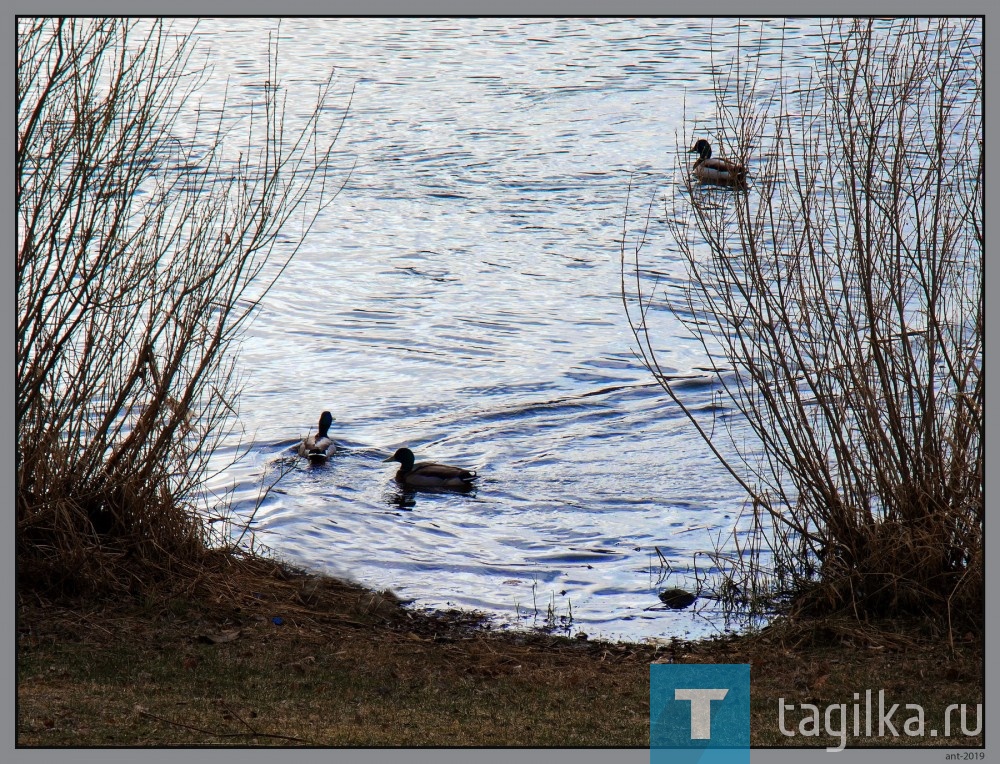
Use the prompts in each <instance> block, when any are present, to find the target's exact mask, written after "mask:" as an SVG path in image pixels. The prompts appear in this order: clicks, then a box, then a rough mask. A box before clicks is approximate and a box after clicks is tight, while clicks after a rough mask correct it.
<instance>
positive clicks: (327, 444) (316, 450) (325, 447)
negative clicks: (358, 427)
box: [298, 411, 337, 464]
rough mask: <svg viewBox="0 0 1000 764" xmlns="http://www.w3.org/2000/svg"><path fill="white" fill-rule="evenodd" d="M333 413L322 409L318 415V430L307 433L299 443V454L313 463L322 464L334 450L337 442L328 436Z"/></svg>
mask: <svg viewBox="0 0 1000 764" xmlns="http://www.w3.org/2000/svg"><path fill="white" fill-rule="evenodd" d="M331 424H333V415H332V414H330V412H329V411H324V412H323V413H322V414H321V415H320V417H319V430H318V432H317V433H316V434H315V435H309V436H307V437H306V438H305V440H303V441H302V442H301V443H299V449H298V452H299V456H304V457H306V458H307V459H308V460H309V461H310V462H312V463H313V464H322V463H323V462H325V461H326V460H327V458H329V457H330V456H331V455H332V454H333V453H334V452H335V451H336V450H337V444H336V443H334V442H333V438H331V437H330V436H329V434H328V433H329V432H330V425H331Z"/></svg>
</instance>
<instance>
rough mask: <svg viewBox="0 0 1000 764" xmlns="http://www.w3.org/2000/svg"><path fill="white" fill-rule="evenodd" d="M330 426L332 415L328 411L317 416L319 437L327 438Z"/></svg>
mask: <svg viewBox="0 0 1000 764" xmlns="http://www.w3.org/2000/svg"><path fill="white" fill-rule="evenodd" d="M331 424H333V414H331V413H330V412H329V411H324V412H323V413H322V414H320V415H319V437H321V438H325V437H326V436H327V433H328V432H329V431H330V425H331Z"/></svg>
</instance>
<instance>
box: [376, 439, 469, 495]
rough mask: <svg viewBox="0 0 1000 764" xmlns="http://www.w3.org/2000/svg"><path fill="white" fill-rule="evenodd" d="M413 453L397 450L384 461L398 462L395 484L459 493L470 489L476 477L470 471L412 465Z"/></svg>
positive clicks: (431, 463)
mask: <svg viewBox="0 0 1000 764" xmlns="http://www.w3.org/2000/svg"><path fill="white" fill-rule="evenodd" d="M413 460H414V456H413V452H412V451H411V450H410V449H408V448H400V449H397V451H396V453H394V454H393V455H392V456H390V457H389V458H388V459H385V460H384V461H387V462H399V463H400V464H401V465H402V466H401V467H400V468H399V470H398V471H397V472H396V482H398V483H401V484H403V485H408V486H410V487H412V488H452V489H456V490H459V491H467V490H469V489H471V488H472V487H473V486H472V481H473V480H475V479H476V477H477V475H476V473H475V472H473V471H472V470H465V469H462V468H461V467H452V466H450V465H447V464H435V463H434V462H420V463H419V464H414V463H413Z"/></svg>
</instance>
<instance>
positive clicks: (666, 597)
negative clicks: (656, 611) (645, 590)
mask: <svg viewBox="0 0 1000 764" xmlns="http://www.w3.org/2000/svg"><path fill="white" fill-rule="evenodd" d="M696 599H698V598H697V596H695V595H694V594H691V592H686V591H684V590H683V589H664V590H663V591H662V592H660V602H662V603H663V604H664V605H666V606H667V607H669V608H673V609H674V610H683V609H684V608H686V607H690V605H691V604H692V603H693V602H694V601H695V600H696Z"/></svg>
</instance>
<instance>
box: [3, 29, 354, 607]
mask: <svg viewBox="0 0 1000 764" xmlns="http://www.w3.org/2000/svg"><path fill="white" fill-rule="evenodd" d="M195 52H196V46H195V43H194V38H193V36H192V35H191V32H190V31H187V32H179V31H177V30H175V29H174V28H172V27H171V26H170V25H169V24H167V23H165V22H162V21H155V20H145V21H138V20H130V19H56V18H22V19H20V20H19V22H18V29H17V153H16V178H17V181H16V182H17V188H16V201H17V223H18V239H17V243H18V251H17V257H16V273H15V278H16V287H17V327H16V338H17V339H16V342H17V346H16V347H17V360H16V363H17V403H16V422H17V529H18V541H19V544H18V560H19V566H20V567H19V569H20V571H21V574H22V576H27V577H28V578H31V579H33V580H37V581H38V582H39V583H47V584H51V585H54V586H63V587H66V586H68V587H70V588H74V589H81V588H84V589H85V588H87V587H90V586H104V585H114V586H118V587H133V586H134V585H135V584H136V581H134V580H130V578H131V579H134V578H135V577H136V576H137V575H138V576H141V575H144V574H143V573H141V572H140V573H136V572H135V571H137V570H139V571H141V570H143V568H142V567H141V566H138V567H133V568H130V569H129V571H130V572H127V573H126V572H122V571H123V570H124V569H123V568H122V567H121V566H120V565H117V564H116V561H120V560H121V559H124V558H128V559H131V560H138V561H140V562H143V563H145V564H146V568H145V570H147V571H149V573H150V575H152V574H153V571H154V569H155V568H156V566H163V565H167V566H168V567H169V562H170V560H171V559H174V558H175V557H177V558H184V557H188V558H190V556H191V555H197V554H199V553H200V552H201V551H202V550H203V549H204V547H205V541H206V530H205V526H204V525H203V524H202V523H200V522H199V520H198V518H197V516H196V513H194V512H192V511H191V509H192V502H193V500H194V497H195V496H196V494H197V492H198V489H199V486H200V485H201V483H202V481H203V479H204V477H205V471H206V466H207V464H208V460H209V458H210V457H211V455H212V453H213V450H214V449H215V447H216V446H217V444H218V443H219V442H220V439H221V438H222V437H224V436H225V435H226V434H227V432H228V429H227V428H229V427H230V426H231V423H232V422H233V421H234V418H233V416H232V415H233V414H235V412H236V408H237V403H236V400H237V395H238V392H239V386H240V381H239V375H238V373H237V371H236V366H235V355H234V353H233V352H232V351H234V350H235V348H234V342H235V341H236V340H237V339H238V337H239V336H240V331H241V329H242V328H243V327H244V326H245V324H246V322H247V320H248V319H249V317H250V316H251V315H252V314H253V312H254V309H255V308H256V307H257V305H258V303H259V301H260V300H261V298H262V297H263V296H264V294H265V293H266V292H267V290H268V289H269V287H270V285H271V284H272V283H273V282H274V280H275V279H276V278H277V277H278V275H279V274H280V273H281V271H282V270H283V268H284V267H285V265H286V264H287V262H288V260H289V258H291V257H292V256H293V254H294V253H295V251H296V250H297V248H298V246H299V245H300V244H301V241H302V239H303V238H304V236H305V235H306V233H307V232H308V231H309V229H310V227H311V225H312V224H313V222H314V221H315V219H316V217H317V216H318V215H319V213H320V212H321V211H322V210H323V209H324V208H325V207H326V206H327V205H329V204H330V202H331V201H332V200H333V198H334V196H335V195H336V192H337V191H339V188H340V185H339V184H338V183H335V182H334V178H333V176H332V173H331V172H330V170H329V169H328V168H329V162H328V160H329V158H330V153H331V151H332V147H333V141H334V140H335V139H336V133H337V130H338V129H339V125H338V124H334V125H333V126H332V132H330V128H328V127H327V126H326V125H324V124H322V123H321V121H320V117H321V115H322V114H323V113H324V109H325V108H326V107H327V105H328V101H329V100H330V96H331V82H332V73H331V79H328V80H327V81H326V82H325V83H324V84H322V85H321V87H320V88H319V91H318V95H317V96H316V100H315V102H314V106H313V107H312V108H311V109H310V110H307V111H311V115H310V116H307V117H306V118H305V120H304V122H303V123H302V125H301V127H299V128H297V130H296V132H295V133H294V134H291V135H289V134H287V133H286V130H285V120H286V107H287V101H286V99H287V96H286V94H285V93H284V91H283V89H282V87H281V85H280V81H279V79H278V78H279V72H278V68H277V62H278V58H277V47H276V44H274V43H272V45H271V48H270V55H269V57H268V67H267V72H266V74H264V73H263V72H262V75H261V79H262V80H264V79H265V77H266V81H265V82H263V83H262V85H263V87H262V89H261V91H260V95H259V100H258V101H257V102H256V103H255V104H253V105H252V106H251V107H249V108H246V109H245V116H244V118H243V119H242V121H240V120H237V121H236V122H237V124H236V126H233V120H230V119H227V117H229V116H231V114H232V112H233V110H234V109H239V108H240V105H239V104H236V105H234V104H233V103H231V102H229V99H228V97H227V99H226V102H224V103H214V104H211V105H205V106H202V105H201V104H200V103H199V101H198V95H199V91H200V89H202V88H203V86H204V84H205V82H206V81H207V78H208V76H209V70H208V69H206V68H205V67H204V66H199V65H198V64H197V63H196V62H195V61H194V58H193V57H194V55H195ZM310 98H312V96H310ZM345 113H346V112H345ZM341 119H342V118H341ZM324 134H325V137H324ZM293 227H294V231H293V232H292V233H291V235H289V230H290V229H292V228H293ZM279 233H280V235H281V238H280V239H279ZM22 580H24V578H22Z"/></svg>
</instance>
